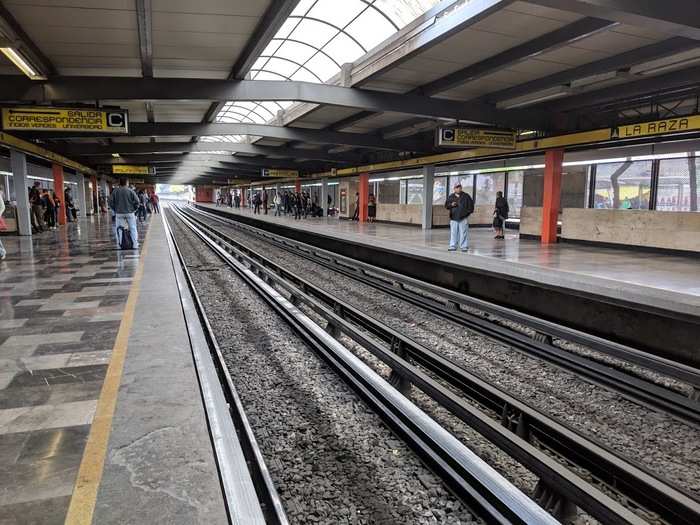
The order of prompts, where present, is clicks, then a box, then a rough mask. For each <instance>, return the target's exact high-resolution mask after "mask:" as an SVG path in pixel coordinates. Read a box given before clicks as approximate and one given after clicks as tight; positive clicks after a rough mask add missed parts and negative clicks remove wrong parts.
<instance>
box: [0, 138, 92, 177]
mask: <svg viewBox="0 0 700 525" xmlns="http://www.w3.org/2000/svg"><path fill="white" fill-rule="evenodd" d="M0 144H2V145H4V146H8V147H10V148H14V149H16V150H18V151H23V152H24V153H28V154H30V155H34V156H36V157H41V158H43V159H46V160H50V161H52V162H55V163H57V164H60V165H61V166H65V167H67V168H72V169H74V170H77V171H79V172H81V173H87V174H89V175H95V174H96V173H97V172H96V171H95V170H93V169H92V168H88V167H87V166H84V165H82V164H80V163H79V162H75V161H73V160H70V159H68V158H66V157H64V156H63V155H59V154H58V153H54V152H53V151H49V150H47V149H44V148H42V147H41V146H39V145H37V144H34V143H33V142H28V141H26V140H22V139H18V138H17V137H13V136H12V135H8V134H7V133H3V132H2V131H0Z"/></svg>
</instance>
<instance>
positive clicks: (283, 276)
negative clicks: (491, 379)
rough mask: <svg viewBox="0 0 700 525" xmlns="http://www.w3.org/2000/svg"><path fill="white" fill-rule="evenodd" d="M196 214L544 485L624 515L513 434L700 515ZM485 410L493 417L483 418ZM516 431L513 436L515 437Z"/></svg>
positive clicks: (676, 517)
mask: <svg viewBox="0 0 700 525" xmlns="http://www.w3.org/2000/svg"><path fill="white" fill-rule="evenodd" d="M192 220H194V221H196V222H198V223H199V224H200V225H201V226H202V227H203V228H205V229H206V230H207V231H208V233H209V234H210V235H212V236H213V237H214V238H215V239H216V242H219V243H220V244H222V245H224V244H225V245H227V246H228V248H226V249H229V248H231V247H235V248H236V250H237V251H239V253H241V254H243V255H239V256H238V257H239V260H243V259H245V260H246V262H247V263H248V264H249V265H250V266H251V268H256V269H257V270H258V271H260V272H265V276H266V278H267V279H268V280H271V281H275V283H276V285H278V286H281V287H283V288H285V289H286V290H287V292H288V293H290V294H291V296H292V297H295V298H298V294H300V293H301V294H304V295H305V296H307V297H310V298H312V300H307V301H306V303H307V304H308V306H310V307H311V308H312V309H314V310H315V311H316V312H317V313H319V314H320V315H322V316H323V317H324V318H326V319H327V320H328V322H329V323H331V325H332V326H335V327H336V328H340V330H341V331H342V332H343V333H345V334H346V335H348V336H349V337H350V338H352V339H353V340H355V341H356V342H357V343H358V344H360V345H362V346H364V347H365V348H367V349H369V350H370V351H371V352H372V353H373V354H374V355H375V356H377V357H378V358H380V359H381V360H383V361H384V362H385V363H386V364H388V365H389V366H390V367H392V369H393V370H395V371H396V370H397V369H398V370H400V373H401V374H402V375H403V376H404V377H409V378H410V381H411V382H413V383H414V384H416V386H418V387H419V388H421V389H422V390H424V391H425V392H426V393H427V394H428V395H430V396H431V397H433V398H434V399H436V401H438V402H439V403H441V404H443V406H445V407H446V408H448V409H449V410H451V411H452V412H453V413H454V414H455V415H456V416H457V417H459V418H460V419H462V420H463V421H465V422H466V423H467V424H469V425H470V426H472V427H473V428H475V429H476V430H477V431H479V432H480V433H482V435H484V436H485V437H486V438H487V439H489V440H490V441H492V442H494V443H496V444H497V445H498V446H499V447H501V448H502V449H503V450H505V451H506V452H507V453H509V454H510V455H511V456H513V457H514V458H515V459H516V460H518V461H520V462H521V463H523V464H524V465H526V466H528V468H530V469H531V470H533V472H535V473H536V474H538V476H540V479H541V480H542V481H543V483H544V485H545V486H547V487H557V490H558V492H559V493H560V494H562V495H563V496H564V497H565V498H566V499H568V500H570V501H573V502H575V503H576V504H577V505H578V506H580V507H581V508H584V509H585V510H586V511H588V512H589V513H591V514H592V515H594V516H596V517H597V518H599V519H601V520H602V521H603V522H605V523H611V522H616V523H619V522H621V521H620V518H619V516H616V515H615V514H614V512H613V511H611V510H610V509H609V508H606V507H605V506H604V505H601V504H600V499H601V498H602V499H603V500H604V497H603V496H602V495H601V493H600V492H599V491H597V489H594V488H593V487H592V486H589V487H588V488H586V489H585V490H584V491H583V492H579V491H578V490H579V489H580V487H579V486H578V485H576V482H572V481H571V480H568V479H562V478H561V470H565V469H563V467H561V466H560V465H558V464H556V462H554V461H553V460H551V458H548V457H545V459H544V464H543V463H542V461H543V457H542V456H539V457H538V456H537V455H535V456H533V449H534V447H533V448H532V449H527V448H526V447H523V446H522V445H523V444H522V443H521V442H518V440H517V439H516V438H523V439H522V440H521V441H525V444H526V445H528V444H529V443H528V441H529V442H535V443H539V444H540V445H542V446H544V447H545V448H547V449H549V450H550V451H552V452H554V453H555V454H557V455H558V456H560V457H563V458H565V459H566V461H569V462H573V463H574V464H576V465H577V466H579V467H583V468H585V469H586V470H587V471H589V472H590V473H591V474H592V476H593V477H594V478H595V479H597V480H599V481H601V482H603V483H604V484H605V485H607V486H608V487H609V488H610V489H612V490H614V491H615V492H616V493H619V494H623V495H624V496H625V498H627V499H629V500H631V501H633V502H634V503H635V504H636V505H638V506H640V507H642V508H645V509H647V510H649V511H651V512H654V513H657V514H658V515H660V516H661V517H662V518H663V519H664V520H666V522H667V523H674V524H675V523H684V524H692V523H697V522H698V520H699V519H700V504H698V502H696V501H694V500H693V499H692V498H691V497H690V496H688V495H687V494H685V493H683V492H682V491H680V490H679V489H677V488H675V487H673V486H671V485H669V484H668V483H667V482H665V481H664V480H661V479H659V478H657V477H655V476H654V475H653V474H651V473H650V472H648V471H647V470H645V469H644V467H641V466H639V465H637V464H634V463H632V462H630V461H628V460H626V459H624V458H622V457H620V456H619V455H617V454H615V453H614V452H612V451H610V450H609V449H606V448H605V447H604V446H603V445H601V444H599V443H597V442H595V441H593V440H591V439H589V438H586V437H583V436H580V435H579V434H577V433H576V432H575V431H574V430H572V429H571V428H569V427H566V426H565V425H563V424H561V423H559V422H557V421H555V420H553V419H552V418H550V417H548V416H546V415H544V414H542V413H540V412H538V411H537V410H536V409H534V408H532V407H530V406H529V405H527V404H526V403H524V402H522V401H520V400H519V399H517V398H514V397H512V396H510V395H509V394H507V393H505V392H503V391H502V390H501V389H499V388H498V387H496V386H494V385H492V384H490V383H488V382H487V381H484V380H483V379H482V378H480V377H478V376H476V375H474V374H471V373H470V372H468V371H466V370H464V369H462V368H460V367H458V366H456V365H454V364H453V363H450V362H449V361H448V360H446V359H444V358H443V357H441V356H439V355H438V354H436V353H435V352H432V351H430V350H428V349H427V348H425V347H423V346H422V345H419V344H418V343H415V342H414V341H412V340H410V339H409V338H406V337H404V336H403V335H401V334H399V333H398V332H396V331H395V330H392V329H391V328H389V327H387V326H385V325H384V324H382V323H380V322H378V321H376V320H374V319H372V318H370V317H369V316H367V315H366V314H364V313H363V312H361V311H360V310H358V309H357V308H354V307H353V306H351V305H349V304H347V303H345V302H344V301H342V300H340V299H338V298H336V297H334V296H333V295H331V294H329V293H327V292H325V291H324V290H322V289H321V288H319V287H317V286H315V285H313V284H312V283H310V282H308V281H306V280H304V279H303V278H301V277H298V276H297V275H295V274H294V273H292V272H290V271H289V270H286V269H284V268H282V267H281V266H279V265H278V264H276V263H274V262H272V261H271V260H270V259H267V258H265V257H262V256H260V255H257V254H255V253H254V252H253V251H252V250H251V249H250V248H249V247H246V246H245V245H244V244H242V243H240V242H239V241H236V240H234V239H231V238H230V237H229V236H227V235H226V234H224V233H223V232H220V231H218V230H217V229H216V228H214V227H213V226H211V225H208V224H206V223H204V222H202V221H201V220H198V219H196V218H192ZM319 300H320V301H323V303H324V305H325V306H319V304H318V302H317V301H319ZM357 327H360V328H362V329H364V330H366V331H367V332H368V333H369V334H370V336H369V337H367V336H365V335H362V334H361V333H360V332H358V331H357ZM376 338H379V339H380V341H377V340H376ZM382 343H383V344H382ZM387 347H388V348H389V350H387ZM391 350H394V351H398V352H399V354H402V355H403V356H405V358H407V359H410V360H412V361H413V362H414V363H417V364H419V365H421V366H422V367H423V368H425V369H426V370H428V371H430V372H432V373H433V374H435V375H437V376H438V377H439V378H440V379H441V380H443V381H445V382H447V383H448V384H450V385H451V386H452V387H454V388H456V389H458V390H459V391H460V393H461V394H463V395H464V396H466V397H467V398H469V399H470V400H472V401H473V402H475V403H477V404H478V405H480V406H482V407H485V408H487V409H489V410H491V411H492V412H494V413H495V414H496V416H495V417H493V416H491V417H489V416H488V415H486V416H484V414H483V412H482V413H478V411H476V412H475V410H474V409H473V407H470V406H469V405H465V404H464V403H463V402H462V400H460V399H459V398H457V397H455V396H454V395H453V394H451V393H450V392H449V391H448V390H446V389H444V387H441V386H440V385H439V384H438V383H436V382H434V381H433V380H432V379H430V378H429V377H427V376H425V375H424V374H421V373H420V372H419V371H417V370H416V369H415V367H412V365H411V364H410V362H408V361H406V360H403V359H400V358H398V357H397V356H395V355H394V354H392V353H391ZM498 414H502V422H503V423H505V424H506V425H507V427H508V428H509V429H510V430H512V432H508V431H506V430H505V429H503V428H499V427H498V426H497V425H494V423H493V420H494V419H498ZM485 417H486V418H488V421H487V420H486V419H484V418H485ZM508 434H509V435H508ZM514 439H515V441H516V443H515V444H513V440H514ZM536 452H539V451H536ZM540 454H541V453H540ZM553 464H554V465H553ZM574 478H575V479H576V481H577V480H578V476H576V475H574ZM592 491H596V492H595V494H597V496H593V494H594V492H592Z"/></svg>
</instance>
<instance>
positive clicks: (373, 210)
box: [367, 193, 377, 222]
mask: <svg viewBox="0 0 700 525" xmlns="http://www.w3.org/2000/svg"><path fill="white" fill-rule="evenodd" d="M376 218H377V199H375V198H374V194H372V193H370V194H369V199H368V200H367V221H368V222H374V220H375V219H376Z"/></svg>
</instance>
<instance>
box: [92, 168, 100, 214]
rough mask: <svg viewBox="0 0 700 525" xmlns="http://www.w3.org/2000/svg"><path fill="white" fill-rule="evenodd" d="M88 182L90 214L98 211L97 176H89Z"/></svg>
mask: <svg viewBox="0 0 700 525" xmlns="http://www.w3.org/2000/svg"><path fill="white" fill-rule="evenodd" d="M90 184H92V214H93V215H97V214H98V213H99V207H98V202H99V199H98V193H97V177H96V176H95V175H91V176H90Z"/></svg>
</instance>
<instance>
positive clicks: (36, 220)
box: [29, 182, 44, 233]
mask: <svg viewBox="0 0 700 525" xmlns="http://www.w3.org/2000/svg"><path fill="white" fill-rule="evenodd" d="M40 185H41V183H39V182H35V183H34V186H32V187H31V188H30V189H29V206H31V212H32V213H31V217H32V226H33V227H34V230H35V231H36V233H41V232H43V231H44V220H43V219H42V217H43V216H44V208H43V207H42V206H41V192H40V191H39V186H40Z"/></svg>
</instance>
